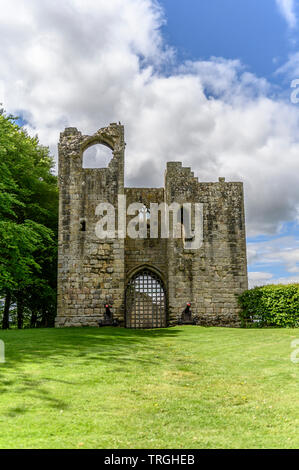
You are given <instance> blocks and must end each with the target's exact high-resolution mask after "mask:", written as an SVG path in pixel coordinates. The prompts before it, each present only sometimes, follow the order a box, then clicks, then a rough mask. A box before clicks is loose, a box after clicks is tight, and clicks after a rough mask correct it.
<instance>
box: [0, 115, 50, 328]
mask: <svg viewBox="0 0 299 470" xmlns="http://www.w3.org/2000/svg"><path fill="white" fill-rule="evenodd" d="M53 165H54V163H53V159H52V157H51V156H50V155H49V149H48V148H46V147H43V146H42V145H40V144H39V141H38V138H37V137H35V138H32V137H30V136H29V135H28V134H27V132H26V131H25V130H24V129H22V128H21V127H19V126H18V125H17V124H16V123H15V119H14V118H13V117H11V116H6V115H5V113H4V112H3V111H2V112H0V298H1V297H4V298H9V300H10V302H17V304H18V306H19V308H18V312H19V317H22V316H23V311H24V312H25V311H26V312H31V313H32V314H33V315H34V317H35V318H36V322H37V320H38V318H39V316H41V317H45V316H46V317H47V312H48V310H50V311H51V317H53V310H55V298H56V258H57V248H56V246H57V220H58V188H57V177H56V176H54V175H53V173H52V169H53ZM41 285H43V286H44V289H41V288H40V286H41ZM49 290H50V291H51V295H49ZM37 296H38V300H37V298H36V297H37ZM49 302H50V304H51V305H49ZM22 321H23V320H22ZM22 321H21V320H20V322H19V327H21V326H22ZM7 323H8V320H7V319H6V322H4V320H3V325H4V324H6V325H7ZM42 323H43V324H49V321H48V318H43V321H42ZM50 323H53V320H51V322H50ZM6 327H7V326H6Z"/></svg>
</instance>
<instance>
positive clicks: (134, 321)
mask: <svg viewBox="0 0 299 470" xmlns="http://www.w3.org/2000/svg"><path fill="white" fill-rule="evenodd" d="M125 305H126V327H127V328H165V327H166V290H165V287H164V283H163V281H162V279H161V278H160V276H159V275H158V274H157V273H155V272H153V271H152V270H150V269H149V268H143V269H140V270H139V271H138V272H137V273H135V274H134V275H133V276H132V277H131V279H130V280H129V282H128V285H127V288H126V302H125Z"/></svg>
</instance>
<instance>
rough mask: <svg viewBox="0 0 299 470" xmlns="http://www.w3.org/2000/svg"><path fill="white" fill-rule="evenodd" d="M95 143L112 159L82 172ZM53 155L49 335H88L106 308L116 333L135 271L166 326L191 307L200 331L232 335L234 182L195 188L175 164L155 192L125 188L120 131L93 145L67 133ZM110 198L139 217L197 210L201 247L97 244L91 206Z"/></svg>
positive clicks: (243, 271) (241, 271) (236, 236)
mask: <svg viewBox="0 0 299 470" xmlns="http://www.w3.org/2000/svg"><path fill="white" fill-rule="evenodd" d="M94 144H102V145H105V146H107V147H109V148H110V149H111V150H112V154H113V157H112V159H111V161H110V163H109V165H108V167H107V168H99V169H85V168H83V153H84V151H85V150H86V149H88V148H89V147H90V146H92V145H94ZM58 147H59V190H60V200H59V247H58V312H57V317H56V326H57V327H64V326H97V325H98V322H99V321H100V320H102V319H103V318H104V313H105V304H106V303H109V305H111V306H112V310H113V315H114V317H115V318H117V319H118V322H119V324H120V325H121V326H125V325H126V304H125V292H126V286H127V284H128V282H129V281H130V279H131V277H132V276H133V275H135V274H136V273H138V271H139V270H142V269H144V268H147V269H149V270H152V271H153V272H154V273H155V274H156V275H157V276H159V277H160V279H161V282H162V283H163V285H164V286H165V291H166V300H167V308H166V324H167V325H169V326H173V325H175V324H177V322H178V319H179V317H180V315H181V314H182V312H183V310H184V308H185V307H186V304H187V303H188V302H190V303H191V306H192V313H193V314H195V315H197V317H198V324H199V325H207V326H210V325H211V326H212V325H213V326H239V317H238V311H239V308H238V303H237V296H238V294H240V293H242V292H243V291H244V290H246V289H247V287H248V281H247V261H246V239H245V216H244V196H243V183H240V182H225V179H224V178H219V181H218V182H215V183H203V182H199V181H198V179H197V178H195V177H194V175H193V173H192V171H191V169H190V168H185V167H183V166H182V163H181V162H168V163H167V168H166V171H165V185H164V188H124V153H125V142H124V127H123V126H122V125H120V124H115V123H112V124H110V125H109V126H108V127H105V128H103V129H100V130H98V131H97V132H96V133H95V134H94V135H92V136H88V135H82V133H81V132H79V131H78V130H77V129H76V128H66V129H65V131H64V132H62V133H61V135H60V142H59V146H58ZM118 195H125V196H126V201H127V206H128V205H129V204H131V203H132V202H139V203H142V204H143V205H144V206H145V207H147V208H149V207H150V203H153V202H155V203H162V202H166V203H167V204H171V203H172V202H178V203H181V204H183V203H186V202H190V203H195V202H198V203H202V204H203V244H202V246H201V247H200V248H199V249H186V247H185V244H184V239H183V238H179V239H176V238H173V237H170V238H163V239H162V238H157V239H152V238H146V239H131V238H129V237H126V238H125V239H122V238H111V239H109V238H107V239H100V238H98V237H97V236H96V233H95V226H96V223H97V222H98V220H99V217H98V216H97V215H96V207H97V205H98V204H100V203H102V202H109V203H111V204H113V206H114V207H115V208H117V202H118ZM116 215H117V214H116ZM128 220H130V217H129V216H128V217H127V221H128ZM83 227H84V228H83ZM116 228H117V227H116Z"/></svg>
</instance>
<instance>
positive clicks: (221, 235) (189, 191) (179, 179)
mask: <svg viewBox="0 0 299 470" xmlns="http://www.w3.org/2000/svg"><path fill="white" fill-rule="evenodd" d="M219 180H220V181H219V182H218V183H200V182H198V180H197V178H194V176H193V173H192V172H191V170H190V168H184V167H182V164H181V163H180V162H170V163H168V164H167V172H166V177H165V195H166V201H167V202H168V204H170V203H171V202H173V201H176V202H181V203H184V202H200V203H202V204H203V245H202V246H201V248H199V249H198V250H188V249H187V250H186V249H184V244H183V240H175V239H172V240H169V243H168V255H167V257H168V279H169V283H168V295H169V300H168V301H169V317H170V323H171V324H175V323H176V321H177V318H178V316H179V315H180V314H181V313H182V311H183V309H184V307H185V306H186V303H187V302H191V304H192V311H193V313H194V314H197V315H198V316H199V323H200V324H203V325H231V326H237V325H238V324H239V319H238V304H237V298H236V296H237V295H238V294H240V293H241V292H243V291H244V290H245V289H247V285H248V282H247V261H246V241H245V240H246V239H245V217H244V200H243V184H242V183H226V182H225V181H224V178H220V179H219Z"/></svg>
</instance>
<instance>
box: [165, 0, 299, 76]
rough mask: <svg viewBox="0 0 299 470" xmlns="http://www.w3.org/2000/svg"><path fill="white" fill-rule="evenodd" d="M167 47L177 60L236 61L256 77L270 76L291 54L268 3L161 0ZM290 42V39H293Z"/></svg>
mask: <svg viewBox="0 0 299 470" xmlns="http://www.w3.org/2000/svg"><path fill="white" fill-rule="evenodd" d="M160 3H161V4H162V5H163V7H164V8H165V11H166V17H167V24H166V25H165V26H164V27H163V30H164V34H165V37H166V38H167V40H168V42H169V43H171V44H173V45H175V47H176V48H177V51H178V57H179V60H185V59H192V60H199V59H209V57H211V56H216V57H225V58H227V59H236V58H238V59H240V60H241V61H242V62H243V64H246V65H247V67H248V69H249V70H251V71H252V72H254V73H256V74H257V75H258V76H262V77H266V78H267V79H269V80H273V81H279V80H278V79H277V77H275V75H274V73H275V71H276V70H277V68H278V66H279V65H282V64H283V63H284V62H286V60H287V58H288V54H289V53H290V51H292V50H294V49H295V44H293V43H292V41H291V35H290V33H289V31H288V28H287V24H286V21H285V19H284V18H283V17H282V15H281V14H280V12H279V10H278V6H277V5H276V3H275V1H273V0H241V1H240V0H225V1H224V0H185V1H184V2H181V1H177V0H161V2H160ZM292 36H293V35H292Z"/></svg>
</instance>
